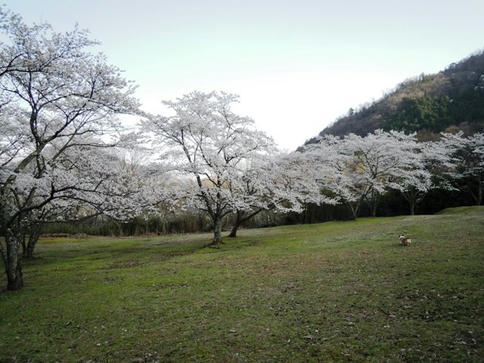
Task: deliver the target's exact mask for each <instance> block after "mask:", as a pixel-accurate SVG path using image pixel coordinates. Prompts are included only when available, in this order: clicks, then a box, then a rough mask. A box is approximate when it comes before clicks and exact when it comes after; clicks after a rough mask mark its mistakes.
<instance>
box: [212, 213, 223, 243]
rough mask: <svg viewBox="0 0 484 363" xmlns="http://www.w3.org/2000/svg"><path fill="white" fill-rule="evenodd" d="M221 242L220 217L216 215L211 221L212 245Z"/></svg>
mask: <svg viewBox="0 0 484 363" xmlns="http://www.w3.org/2000/svg"><path fill="white" fill-rule="evenodd" d="M221 243H222V218H220V217H216V218H215V220H214V222H213V241H212V245H218V244H221Z"/></svg>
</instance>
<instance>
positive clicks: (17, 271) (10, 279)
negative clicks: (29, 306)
mask: <svg viewBox="0 0 484 363" xmlns="http://www.w3.org/2000/svg"><path fill="white" fill-rule="evenodd" d="M19 238H20V235H18V234H15V233H13V232H12V231H11V230H10V229H8V230H7V236H6V238H5V240H6V244H7V256H6V261H5V262H6V263H5V272H6V273H7V290H20V289H21V288H22V287H23V286H24V280H23V276H22V266H21V263H20V256H19V253H18V252H19V243H20V241H19Z"/></svg>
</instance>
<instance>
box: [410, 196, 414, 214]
mask: <svg viewBox="0 0 484 363" xmlns="http://www.w3.org/2000/svg"><path fill="white" fill-rule="evenodd" d="M409 203H410V215H412V216H414V215H415V200H413V199H410V200H409Z"/></svg>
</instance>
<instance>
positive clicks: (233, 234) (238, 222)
mask: <svg viewBox="0 0 484 363" xmlns="http://www.w3.org/2000/svg"><path fill="white" fill-rule="evenodd" d="M241 223H242V217H241V213H240V212H239V211H237V218H236V219H235V223H234V225H233V226H232V229H231V231H230V233H229V235H228V237H231V238H235V237H237V230H238V229H239V227H240V225H241Z"/></svg>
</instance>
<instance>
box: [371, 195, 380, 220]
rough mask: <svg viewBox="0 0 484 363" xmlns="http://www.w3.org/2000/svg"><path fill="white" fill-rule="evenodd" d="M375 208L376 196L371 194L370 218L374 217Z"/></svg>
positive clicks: (376, 204)
mask: <svg viewBox="0 0 484 363" xmlns="http://www.w3.org/2000/svg"><path fill="white" fill-rule="evenodd" d="M377 206H378V195H377V194H376V193H374V192H373V193H372V195H371V216H372V217H376V210H377Z"/></svg>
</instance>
